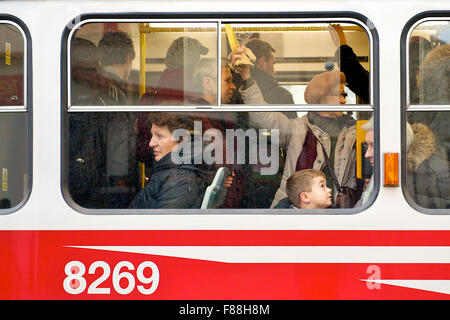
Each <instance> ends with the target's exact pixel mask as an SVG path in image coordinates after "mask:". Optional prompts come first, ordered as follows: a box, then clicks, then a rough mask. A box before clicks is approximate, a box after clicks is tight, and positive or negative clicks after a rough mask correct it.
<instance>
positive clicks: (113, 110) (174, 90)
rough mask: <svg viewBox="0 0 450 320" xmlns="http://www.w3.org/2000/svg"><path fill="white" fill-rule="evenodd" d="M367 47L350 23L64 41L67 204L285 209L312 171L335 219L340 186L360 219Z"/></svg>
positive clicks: (146, 27)
mask: <svg viewBox="0 0 450 320" xmlns="http://www.w3.org/2000/svg"><path fill="white" fill-rule="evenodd" d="M218 26H219V27H220V29H219V28H218ZM230 30H231V31H230ZM105 39H106V40H105ZM292 43H299V44H301V45H298V46H292V45H291V44H292ZM369 43H370V41H369V36H368V33H367V32H366V30H365V29H364V28H363V27H361V26H360V25H358V24H356V23H354V22H349V21H347V22H342V21H341V22H339V23H336V24H335V23H333V25H330V24H329V23H323V22H320V23H314V22H308V23H306V22H305V23H290V24H286V23H264V22H261V23H255V22H252V23H246V22H234V21H231V22H230V23H228V21H221V20H217V22H211V21H210V20H208V22H203V23H202V22H192V21H190V22H189V23H179V22H176V23H168V22H164V23H161V22H159V21H158V22H156V23H153V22H149V23H122V22H119V23H112V22H104V23H103V22H102V23H100V22H86V23H84V24H82V25H81V26H80V27H79V28H78V29H77V31H74V32H73V33H72V34H71V36H70V37H68V46H69V48H68V49H69V50H68V52H69V56H68V58H69V59H68V60H67V61H69V65H68V66H70V67H69V68H68V69H70V70H69V74H70V77H69V80H70V81H69V82H68V84H67V85H68V89H69V90H68V92H69V95H68V101H67V105H66V106H65V107H66V112H65V116H66V122H65V128H66V129H65V132H64V135H65V138H66V140H65V141H67V144H66V148H65V157H64V159H65V163H66V165H65V168H66V169H67V172H66V175H65V179H66V180H65V181H66V187H67V188H66V191H67V192H68V194H67V195H68V196H69V197H70V198H71V199H72V200H73V201H74V202H75V203H76V204H77V205H79V206H81V207H83V208H87V209H127V208H131V209H170V208H172V209H174V208H176V209H190V208H200V207H202V208H234V209H259V208H270V207H276V208H289V207H290V204H291V203H290V202H289V201H290V200H289V199H288V196H287V194H286V190H285V185H286V179H287V178H289V177H290V176H291V175H292V174H293V173H294V172H295V171H297V170H302V169H308V168H314V169H317V170H319V171H323V172H324V174H325V178H326V185H327V186H328V188H329V189H330V194H331V195H332V198H333V200H331V201H332V202H333V205H335V204H336V205H337V203H338V202H337V200H335V199H337V198H338V193H339V192H338V187H339V188H340V187H341V186H342V192H346V194H347V195H349V198H350V200H351V201H350V202H349V203H347V204H346V205H345V206H344V208H353V207H354V206H359V205H360V204H361V202H359V201H358V200H360V198H361V194H362V192H363V189H364V188H365V186H364V185H365V182H369V180H370V178H371V175H372V166H371V164H370V162H369V161H368V160H367V159H366V158H365V151H364V150H365V149H364V143H363V142H364V139H365V133H364V131H363V129H362V128H361V126H360V124H362V123H363V122H366V121H367V120H368V119H369V118H371V117H372V116H373V106H372V105H371V101H372V97H371V94H372V92H371V91H372V88H371V74H370V72H369V70H370V69H371V68H370V61H371V56H370V54H371V50H370V44H369ZM108 50H110V51H109V52H111V53H110V54H107V52H108ZM116 53H117V54H116ZM266 53H267V55H266ZM121 55H123V57H124V60H123V61H122V62H112V61H109V60H111V57H112V56H114V57H116V56H121ZM130 69H131V70H130ZM111 74H115V75H114V76H111ZM106 75H108V76H109V78H108V77H105V76H106ZM247 76H248V77H247ZM120 78H122V79H126V81H120ZM111 80H115V82H114V83H113V82H112V81H111ZM105 87H106V88H107V90H106V91H104V92H102V90H104V89H105ZM105 92H106V94H105ZM295 106H299V107H295ZM171 139H173V140H171ZM321 144H323V147H324V148H322V147H321ZM324 149H325V150H326V153H327V154H329V157H328V161H329V163H330V164H329V165H328V164H327V160H326V157H325V156H324V151H323V150H324ZM302 150H303V151H302ZM221 167H225V168H227V170H224V171H223V172H225V174H224V175H222V170H219V169H220V168H221ZM330 168H331V169H330ZM333 174H335V175H336V177H338V178H337V180H338V183H337V184H338V185H339V186H337V184H336V183H335V182H334V180H333V178H332V177H333ZM215 178H217V179H215ZM221 178H223V179H222V180H221ZM366 180H367V181H366ZM208 186H209V187H213V186H214V187H217V188H215V189H214V188H213V189H211V188H210V189H211V190H213V192H212V193H210V192H209V191H208V190H209V189H207V187H208ZM208 199H209V200H210V201H209V202H208V201H206V200H208ZM281 200H283V201H281ZM325 213H326V211H325Z"/></svg>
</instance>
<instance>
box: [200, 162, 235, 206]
mask: <svg viewBox="0 0 450 320" xmlns="http://www.w3.org/2000/svg"><path fill="white" fill-rule="evenodd" d="M229 175H231V170H230V169H228V168H226V167H221V168H219V169H218V170H217V172H216V174H215V176H214V179H213V181H212V183H211V184H210V185H209V186H208V187H207V188H206V191H205V195H204V197H203V201H202V205H201V209H208V208H219V207H221V206H222V204H223V202H224V200H225V196H226V194H227V189H226V188H225V181H226V178H227V177H228V176H229Z"/></svg>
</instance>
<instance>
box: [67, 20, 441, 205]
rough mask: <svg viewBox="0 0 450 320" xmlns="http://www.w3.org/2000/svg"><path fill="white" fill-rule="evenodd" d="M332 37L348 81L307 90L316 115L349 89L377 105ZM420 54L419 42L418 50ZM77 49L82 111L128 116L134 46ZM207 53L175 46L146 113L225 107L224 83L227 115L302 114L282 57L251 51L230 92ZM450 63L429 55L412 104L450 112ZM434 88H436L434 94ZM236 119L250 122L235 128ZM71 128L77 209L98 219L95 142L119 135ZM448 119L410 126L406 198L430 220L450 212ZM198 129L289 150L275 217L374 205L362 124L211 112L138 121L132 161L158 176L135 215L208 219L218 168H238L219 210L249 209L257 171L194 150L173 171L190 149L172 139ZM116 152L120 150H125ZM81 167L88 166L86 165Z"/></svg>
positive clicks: (234, 56)
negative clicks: (360, 172)
mask: <svg viewBox="0 0 450 320" xmlns="http://www.w3.org/2000/svg"><path fill="white" fill-rule="evenodd" d="M329 29H330V35H331V37H332V39H333V41H334V43H335V44H336V46H337V50H336V61H337V62H338V64H339V70H338V71H326V72H323V73H320V74H318V75H316V76H315V77H313V78H312V80H311V81H310V82H309V83H308V85H307V88H306V90H305V96H304V97H305V101H306V102H307V103H309V104H331V105H338V104H345V103H346V93H345V91H344V87H345V86H348V87H349V88H350V89H351V90H352V91H353V92H355V93H356V95H358V96H359V97H360V99H361V101H362V102H363V103H367V102H368V101H370V98H369V96H370V85H369V81H370V80H369V72H368V71H367V70H365V69H364V68H363V67H362V66H361V64H360V63H359V61H358V59H357V56H356V54H355V53H354V52H353V50H352V48H351V47H350V46H348V44H347V40H346V38H345V35H344V33H343V31H342V28H341V27H340V26H339V25H331V26H330V28H329ZM413 44H414V43H413V41H412V42H411V46H412V45H413ZM71 48H72V50H71V52H72V53H71V59H72V60H71V61H72V62H71V63H72V64H71V67H72V69H71V72H72V91H71V93H72V104H77V105H105V106H114V105H117V106H124V105H127V104H128V102H127V88H126V86H125V84H127V80H128V77H129V76H130V72H131V65H132V61H133V59H134V58H135V52H134V46H133V43H132V40H131V38H130V37H129V36H128V35H126V34H125V33H123V32H120V31H117V32H109V33H106V34H105V35H104V36H103V38H102V39H101V40H100V42H99V43H98V46H96V45H95V44H94V43H92V42H90V41H89V40H86V39H82V38H74V39H73V40H72V47H71ZM208 52H209V49H208V48H207V47H205V46H203V45H202V44H201V43H200V42H199V41H198V40H196V39H193V38H189V37H181V38H178V39H176V40H175V41H174V42H173V43H172V44H171V46H170V47H169V49H168V51H167V55H166V60H165V62H166V69H165V70H164V71H163V73H162V74H161V76H160V78H159V81H158V83H157V85H156V86H155V87H154V88H152V89H149V90H148V91H147V92H146V93H145V94H144V95H143V96H142V97H141V98H140V102H139V103H140V104H141V105H198V106H202V105H205V106H206V105H216V104H217V87H218V81H220V88H221V92H220V98H221V103H222V104H249V105H264V104H276V105H279V104H293V103H294V101H293V97H292V94H291V93H290V92H289V91H288V90H286V89H285V88H283V87H281V86H280V85H279V84H278V82H277V81H276V79H275V70H274V63H275V55H274V53H275V49H274V48H273V47H272V46H271V45H270V44H269V43H267V42H265V41H262V40H259V39H251V40H250V41H248V42H246V43H245V46H241V47H240V48H238V49H237V51H236V52H232V53H230V55H229V56H228V57H227V58H226V59H222V60H221V73H220V77H221V78H220V80H219V79H217V78H218V76H217V66H216V62H215V61H210V60H208V59H205V58H202V56H204V55H206V54H207V53H208ZM449 56H450V45H441V46H439V47H436V48H435V49H433V50H430V52H429V53H428V55H427V57H426V58H425V60H424V61H423V64H422V68H421V69H420V76H418V79H419V80H418V81H417V86H416V89H414V88H413V87H412V88H411V89H412V90H411V91H412V93H413V94H412V96H415V95H414V93H415V92H416V91H417V90H419V88H420V89H421V91H422V92H424V96H425V103H429V104H432V103H438V102H439V101H441V103H442V101H445V102H446V103H448V97H447V96H446V95H448V90H439V89H438V88H436V86H442V85H443V84H442V83H444V84H445V86H446V85H447V82H448V76H446V75H445V74H444V75H442V78H441V80H442V79H444V80H445V81H440V82H439V81H436V80H435V79H436V77H439V75H440V74H441V73H442V71H441V70H440V69H442V68H439V66H440V65H447V64H448V63H449ZM96 57H98V60H96ZM437 61H438V63H436V62H437ZM436 66H437V67H436ZM431 78H433V80H431ZM431 81H433V82H432V84H433V87H432V88H431V89H430V90H426V88H428V87H429V86H430V83H431ZM443 94H445V96H442V95H443ZM427 99H428V100H427ZM236 115H238V118H239V117H243V118H244V119H236ZM70 117H71V118H70V122H69V131H70V136H69V137H70V138H69V189H70V192H71V195H72V197H73V198H74V200H75V202H77V203H79V204H80V205H82V206H86V207H89V205H90V204H89V201H87V202H86V199H95V198H96V197H97V196H98V195H96V194H95V192H94V191H93V190H94V185H95V183H96V182H95V181H100V180H101V179H104V178H105V177H104V175H105V172H106V168H105V167H106V164H105V161H104V158H103V155H104V153H106V152H107V151H105V150H103V151H101V150H102V148H104V146H101V145H96V144H99V142H98V141H104V139H103V140H102V138H100V139H98V137H96V135H98V136H101V135H105V133H104V132H105V130H109V128H104V127H103V128H102V125H104V124H100V123H99V122H98V117H97V115H95V114H94V113H92V114H89V113H88V114H87V115H86V114H71V115H70ZM121 117H122V118H121ZM123 117H127V115H126V114H121V116H116V117H114V119H113V121H115V126H116V127H117V126H118V127H119V130H120V125H123V124H124V123H127V121H128V123H129V122H130V119H124V118H123ZM445 119H446V118H445V117H443V114H440V113H439V112H434V113H433V112H428V113H427V115H426V117H422V118H421V117H417V118H416V119H409V120H410V122H411V124H409V123H408V124H407V139H406V140H407V150H408V154H407V170H408V174H407V178H408V179H407V193H408V194H409V195H410V197H411V198H412V199H413V201H414V202H415V203H417V204H418V205H420V206H422V207H425V208H449V207H450V199H449V182H450V180H449V165H448V161H447V160H448V152H449V150H450V148H449V146H448V144H449V137H448V131H445V129H444V128H445V126H444V125H443V123H442V121H444V120H445ZM125 120H127V121H125ZM196 120H197V121H201V123H202V131H203V132H206V131H207V130H209V129H214V130H218V132H220V133H222V134H223V136H225V132H226V130H227V129H235V128H242V129H244V130H245V129H246V127H245V126H248V127H251V128H263V129H277V130H278V132H279V144H280V147H282V148H283V150H285V152H286V155H285V158H284V166H283V168H282V170H283V172H282V176H281V181H280V183H279V186H278V189H277V190H276V191H274V194H271V195H261V196H264V197H268V198H270V199H273V200H272V202H271V204H270V207H272V208H296V209H302V208H333V207H338V208H351V207H357V206H361V205H363V204H364V203H366V202H367V201H368V200H369V199H370V196H371V194H372V191H373V185H374V181H373V175H372V176H370V175H369V176H367V177H366V178H365V179H364V178H363V179H358V178H357V176H356V171H357V170H356V158H357V155H356V150H357V149H356V120H355V119H354V118H353V117H352V116H351V114H350V113H345V112H335V111H333V112H308V113H307V114H306V115H304V116H302V117H297V115H296V113H295V112H246V113H237V112H233V113H231V112H225V113H220V117H214V116H213V113H207V112H196V113H184V114H182V113H172V112H171V113H161V112H155V113H152V112H141V113H139V114H138V116H137V117H136V119H133V121H132V122H133V128H132V134H131V136H133V138H134V139H135V149H136V151H135V153H134V154H133V156H134V158H133V159H132V160H131V161H135V162H137V161H140V162H142V163H145V164H146V165H147V167H148V168H149V170H150V171H149V174H148V181H147V183H146V185H145V187H144V188H142V189H141V190H140V191H138V192H136V194H135V196H134V198H133V199H132V201H131V203H129V204H128V206H129V207H130V208H136V209H156V208H183V209H189V208H200V205H201V203H202V199H203V197H204V193H205V190H206V187H207V186H208V185H209V184H210V183H211V181H212V179H213V177H214V174H215V172H216V171H217V169H218V168H219V167H220V166H228V167H229V169H230V172H231V175H230V176H229V177H228V178H227V180H226V183H225V188H226V196H225V201H224V202H223V204H222V206H221V207H222V208H242V207H246V206H245V204H244V203H245V198H247V196H248V194H247V193H248V192H249V190H248V186H249V184H251V183H252V181H251V177H250V175H249V172H248V167H246V166H243V165H237V164H218V163H216V164H206V163H204V161H202V159H201V158H202V154H199V153H198V152H196V150H190V151H192V152H189V155H188V157H190V159H189V161H186V162H183V163H175V162H174V161H173V156H174V154H177V155H178V156H179V153H180V149H181V148H180V145H181V144H182V143H183V142H184V141H185V139H186V137H178V136H177V137H174V135H173V133H174V131H175V130H177V129H185V130H186V131H187V132H193V130H194V121H196ZM110 125H111V123H110ZM87 127H89V128H93V127H94V128H96V130H94V131H92V130H89V134H83V132H81V133H80V134H76V132H78V131H83V130H82V129H83V128H87ZM363 128H364V129H365V130H366V137H365V140H366V144H367V150H366V151H365V153H364V157H365V158H366V159H367V161H368V163H370V167H373V159H374V150H373V140H374V127H373V118H370V120H369V121H368V122H367V123H365V124H364V126H363ZM116 129H117V128H116ZM123 130H130V128H123ZM119 136H120V134H119ZM110 140H111V141H108V143H109V144H114V143H115V140H114V139H110ZM87 145H89V147H86V146H87ZM233 146H234V144H233ZM228 147H230V146H228ZM220 148H222V149H223V150H222V152H220V153H221V154H222V156H223V157H224V158H225V157H226V152H227V150H228V149H227V142H226V141H223V144H222V145H221V146H220ZM117 149H120V146H119V145H117ZM114 150H115V149H114ZM181 150H183V149H181ZM216 152H217V149H216ZM181 156H183V155H181ZM79 159H83V161H81V163H82V165H80V161H79ZM117 161H118V162H120V161H128V160H126V159H125V160H123V159H117ZM219 163H226V161H220V162H219Z"/></svg>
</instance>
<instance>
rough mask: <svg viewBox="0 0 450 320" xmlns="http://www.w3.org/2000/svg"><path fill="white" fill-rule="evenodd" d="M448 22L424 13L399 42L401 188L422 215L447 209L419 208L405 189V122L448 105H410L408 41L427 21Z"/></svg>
mask: <svg viewBox="0 0 450 320" xmlns="http://www.w3.org/2000/svg"><path fill="white" fill-rule="evenodd" d="M439 20H445V21H450V11H447V10H438V11H424V12H421V13H419V14H417V15H415V16H414V17H412V18H411V19H410V20H409V21H408V22H407V23H406V24H405V26H404V27H403V30H402V34H401V40H400V88H401V97H400V101H401V126H400V127H401V128H400V129H401V135H400V136H401V155H402V156H401V172H402V175H401V188H402V192H403V196H404V197H405V199H406V202H407V203H408V205H409V206H411V207H412V208H413V209H414V210H416V211H418V212H419V213H422V214H428V215H430V214H432V215H448V214H449V211H448V209H429V208H424V207H422V206H419V205H418V204H417V203H416V202H415V201H414V200H413V199H412V198H411V196H410V195H409V193H408V190H407V187H406V176H407V173H406V172H407V169H406V153H407V150H406V122H407V119H408V116H407V113H408V112H410V111H411V112H427V111H448V112H450V104H448V105H445V104H442V105H425V104H414V105H411V104H410V89H409V88H410V83H409V46H408V43H409V39H410V37H411V34H412V32H413V31H414V29H415V28H416V27H417V26H419V25H420V24H421V23H423V22H427V21H439Z"/></svg>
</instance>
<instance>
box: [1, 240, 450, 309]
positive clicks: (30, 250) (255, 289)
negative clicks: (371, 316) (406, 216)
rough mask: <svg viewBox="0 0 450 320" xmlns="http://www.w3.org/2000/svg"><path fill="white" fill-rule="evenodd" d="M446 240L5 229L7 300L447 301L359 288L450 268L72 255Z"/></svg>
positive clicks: (447, 276)
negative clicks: (131, 249) (152, 248)
mask: <svg viewBox="0 0 450 320" xmlns="http://www.w3.org/2000/svg"><path fill="white" fill-rule="evenodd" d="M212 235H214V237H212ZM449 235H450V234H449V233H448V232H436V231H435V232H422V233H421V232H417V231H406V232H404V231H0V261H1V269H0V299H171V300H173V299H182V300H189V299H202V300H206V299H207V300H210V299H222V300H278V299H287V300H289V299H295V300H297V299H449V297H450V295H448V294H444V293H438V292H432V291H426V290H419V289H414V288H408V287H401V286H396V285H388V284H377V283H373V282H366V281H362V279H369V278H370V279H379V278H381V279H405V280H407V279H414V280H450V264H447V263H383V264H375V265H373V264H370V263H222V262H212V261H204V260H196V259H186V258H177V257H167V256H157V255H148V254H140V253H139V254H138V253H128V252H115V251H105V250H93V249H84V248H71V247H67V246H112V245H116V246H138V245H139V246H175V245H176V246H188V245H189V246H211V245H216V246H242V245H246V246H258V245H259V246H261V245H266V246H267V245H269V246H302V245H309V246H311V245H314V244H313V243H312V241H313V242H314V243H315V245H321V246H330V245H334V246H352V245H353V246H362V245H364V246H370V245H372V246H387V245H392V246H399V245H400V246H411V245H414V246H418V245H420V246H448V245H449V242H450V240H449V239H450V237H449ZM314 239H317V240H316V241H314ZM447 254H448V251H447ZM74 261H76V262H74ZM82 269H85V270H84V271H83V270H82ZM374 270H375V271H374ZM158 275H159V277H158ZM158 278H159V281H158ZM64 284H66V286H65V285H64Z"/></svg>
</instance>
